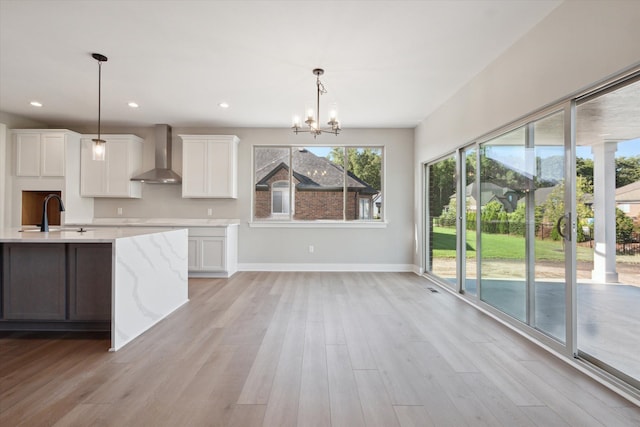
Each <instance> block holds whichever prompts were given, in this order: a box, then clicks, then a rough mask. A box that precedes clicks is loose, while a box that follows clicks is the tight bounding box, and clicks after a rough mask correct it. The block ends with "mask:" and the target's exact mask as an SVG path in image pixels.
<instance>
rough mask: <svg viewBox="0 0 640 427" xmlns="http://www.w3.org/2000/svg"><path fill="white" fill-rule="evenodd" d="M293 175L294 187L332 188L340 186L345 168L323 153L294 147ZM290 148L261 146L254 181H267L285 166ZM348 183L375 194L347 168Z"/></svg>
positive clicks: (306, 188)
mask: <svg viewBox="0 0 640 427" xmlns="http://www.w3.org/2000/svg"><path fill="white" fill-rule="evenodd" d="M292 162H293V175H294V177H295V178H296V179H297V180H298V184H297V185H296V187H297V188H298V189H301V190H302V189H304V190H318V191H321V190H332V189H333V190H335V189H342V188H343V176H344V169H343V168H342V167H341V166H339V165H337V164H335V163H333V162H331V161H330V160H329V159H327V158H325V157H320V156H316V155H315V154H313V153H312V152H310V151H309V150H306V149H304V148H298V149H294V150H293V156H292ZM288 163H289V149H288V148H277V147H273V148H271V147H260V148H259V149H258V150H256V154H255V170H256V176H255V178H256V185H263V184H266V181H268V179H269V178H270V177H271V176H272V175H273V174H274V173H275V172H277V170H279V169H280V168H287V169H288ZM347 187H348V189H349V190H352V191H359V192H361V193H364V194H376V193H378V191H377V190H376V189H375V188H373V187H371V186H370V185H368V184H367V183H366V182H364V181H362V180H361V179H359V178H358V177H357V176H355V175H354V174H353V173H351V172H349V171H348V172H347Z"/></svg>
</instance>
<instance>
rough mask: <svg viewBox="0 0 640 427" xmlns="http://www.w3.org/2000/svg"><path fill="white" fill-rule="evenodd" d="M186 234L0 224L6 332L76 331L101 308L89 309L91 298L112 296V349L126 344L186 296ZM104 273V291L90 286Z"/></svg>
mask: <svg viewBox="0 0 640 427" xmlns="http://www.w3.org/2000/svg"><path fill="white" fill-rule="evenodd" d="M187 233H188V231H187V229H175V230H167V229H155V228H151V227H144V228H134V227H131V228H129V227H127V228H94V229H88V230H86V231H83V232H79V231H78V228H60V229H54V228H52V229H51V230H50V231H49V232H47V233H44V232H39V231H37V230H35V229H25V230H20V229H3V230H0V245H1V246H2V263H1V265H2V274H1V277H2V282H1V283H2V292H0V295H1V300H2V304H1V307H2V311H1V313H0V330H44V331H50V330H78V329H79V328H78V327H77V326H78V325H80V326H81V327H83V326H86V325H91V324H92V322H91V320H93V318H92V315H93V316H94V317H95V312H99V311H100V310H99V309H95V310H91V309H83V308H82V307H87V303H86V301H93V306H92V308H96V307H97V306H96V305H95V304H96V303H97V304H100V302H101V301H100V300H102V303H103V306H104V303H105V301H104V300H105V299H108V298H110V301H106V306H107V307H108V308H109V311H110V313H107V314H106V316H107V317H108V318H106V319H105V318H104V317H103V318H101V319H99V320H102V321H103V322H102V323H105V322H104V321H106V323H107V325H108V326H109V329H110V331H111V350H112V351H115V350H118V349H120V348H122V346H124V345H125V344H127V343H129V342H130V341H132V340H133V339H134V338H136V337H137V336H139V335H140V334H142V333H143V332H144V331H146V330H147V329H149V328H151V327H152V326H153V325H154V324H156V323H157V322H159V321H160V320H162V319H163V318H165V317H166V316H168V315H169V314H170V313H172V312H173V311H174V310H176V309H177V308H178V307H180V306H182V305H183V304H185V303H186V302H187V301H188V283H187V259H188V257H187ZM109 253H110V256H109ZM107 276H110V277H107ZM105 278H106V284H107V286H108V285H110V288H107V289H106V292H105V290H104V289H102V290H100V289H93V288H92V287H93V286H95V284H96V283H100V282H104V281H105ZM109 279H110V280H109ZM109 282H110V283H109ZM100 295H102V297H99V298H97V297H96V296H100ZM83 304H84V305H83ZM98 308H100V307H98ZM102 310H103V311H104V308H103V309H102ZM93 323H94V324H100V322H93ZM89 329H91V328H89Z"/></svg>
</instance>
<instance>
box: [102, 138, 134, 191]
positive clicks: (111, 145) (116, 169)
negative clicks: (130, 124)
mask: <svg viewBox="0 0 640 427" xmlns="http://www.w3.org/2000/svg"><path fill="white" fill-rule="evenodd" d="M106 147H107V150H106V152H105V158H106V164H107V173H106V187H107V188H106V193H107V194H108V195H109V196H114V197H115V196H121V197H129V184H130V183H131V176H130V174H129V146H128V141H123V140H117V139H109V140H108V142H107V144H106Z"/></svg>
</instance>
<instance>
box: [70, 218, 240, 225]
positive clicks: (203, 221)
mask: <svg viewBox="0 0 640 427" xmlns="http://www.w3.org/2000/svg"><path fill="white" fill-rule="evenodd" d="M237 224H240V220H239V219H213V218H211V219H207V218H120V217H116V218H94V219H93V221H91V222H89V223H82V224H80V223H73V224H66V225H65V227H71V226H77V227H80V226H82V227H90V226H92V225H93V226H100V227H105V226H106V227H226V226H228V225H237Z"/></svg>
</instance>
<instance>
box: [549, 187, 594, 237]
mask: <svg viewBox="0 0 640 427" xmlns="http://www.w3.org/2000/svg"><path fill="white" fill-rule="evenodd" d="M592 188H593V187H592V184H589V182H588V181H587V178H585V177H583V176H578V177H576V202H577V203H576V213H577V214H578V227H577V234H578V236H577V237H578V241H579V242H583V241H584V240H585V239H586V236H585V235H584V233H583V230H582V226H583V225H586V224H587V219H588V218H593V212H592V210H591V208H589V206H587V204H586V201H587V195H588V194H591V193H592V191H593V189H592ZM542 212H543V213H542V221H543V222H546V223H551V224H553V225H554V227H553V229H552V231H551V238H552V239H554V240H559V239H560V235H559V234H558V231H557V230H556V228H555V224H556V222H557V221H558V219H559V218H560V217H562V216H563V215H564V213H565V209H564V181H563V182H561V183H560V184H558V185H557V186H556V187H555V188H554V189H553V191H552V192H551V194H549V197H547V200H545V202H544V203H543V204H542Z"/></svg>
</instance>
